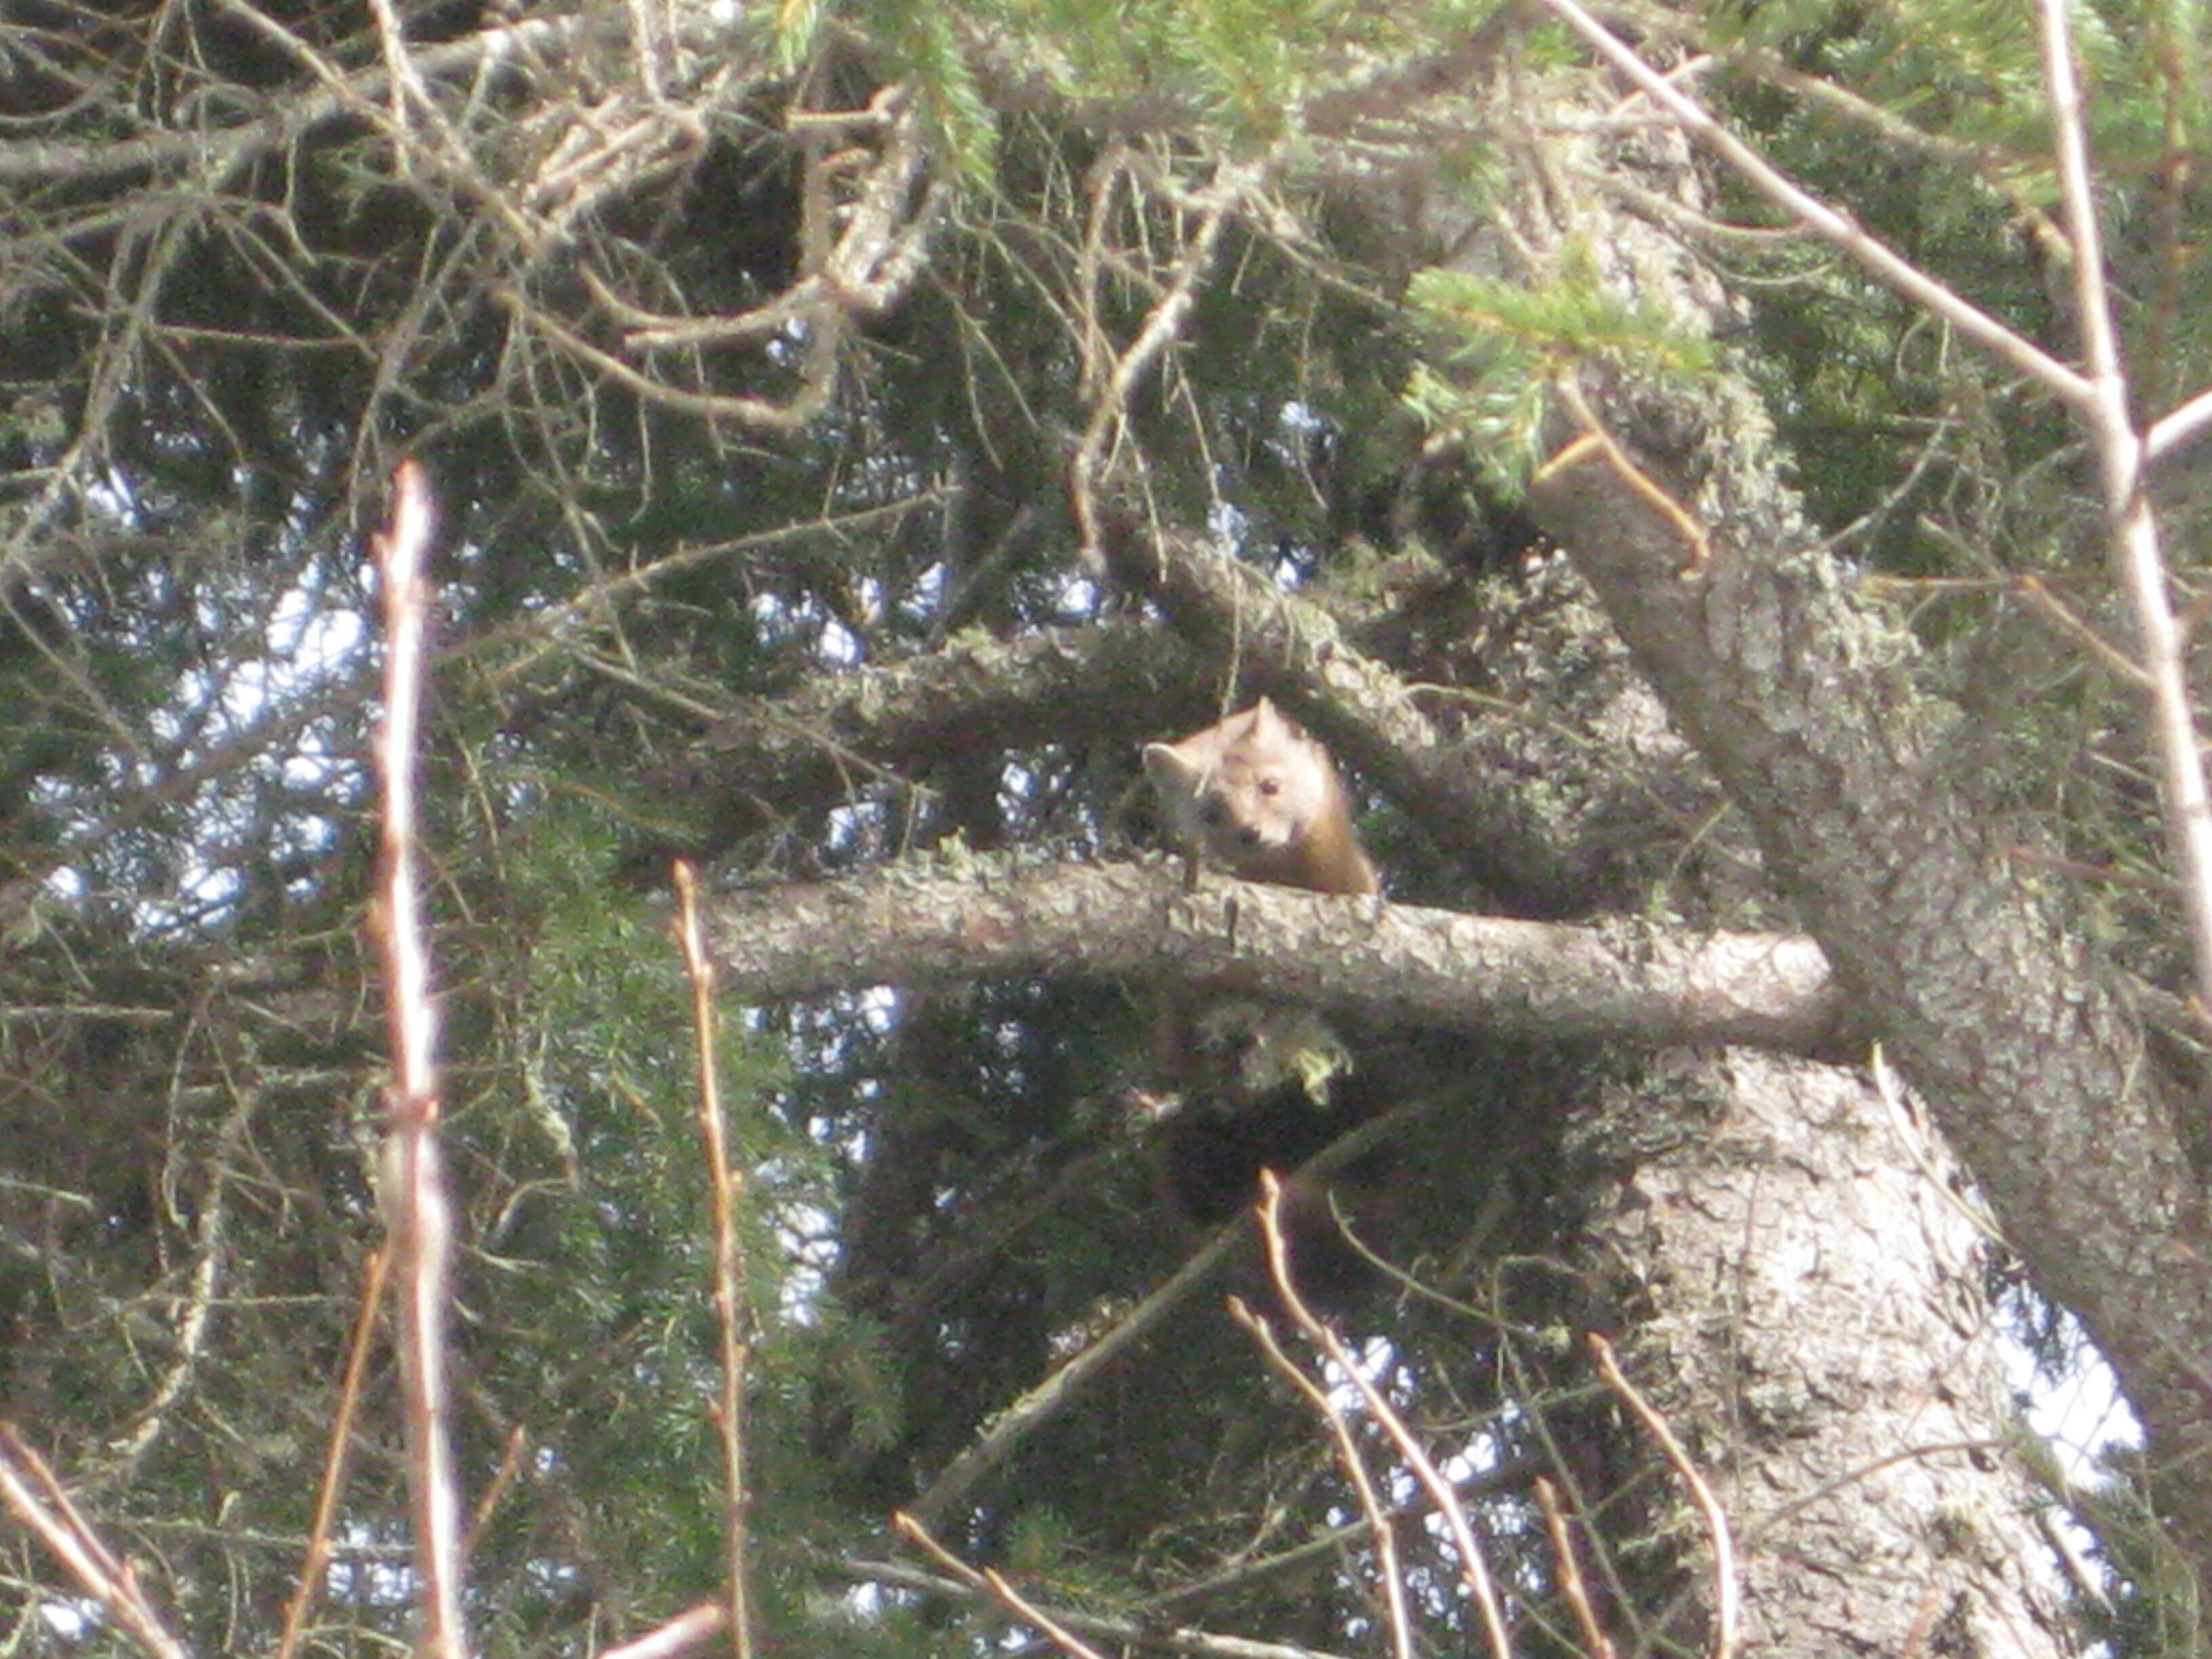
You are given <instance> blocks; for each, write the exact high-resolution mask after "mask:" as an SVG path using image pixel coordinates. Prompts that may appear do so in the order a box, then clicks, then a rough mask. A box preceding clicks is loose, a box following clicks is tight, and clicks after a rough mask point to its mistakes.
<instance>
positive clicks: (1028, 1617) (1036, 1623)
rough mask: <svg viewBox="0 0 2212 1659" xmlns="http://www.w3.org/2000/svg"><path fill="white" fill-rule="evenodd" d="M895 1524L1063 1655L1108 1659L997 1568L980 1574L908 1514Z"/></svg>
mask: <svg viewBox="0 0 2212 1659" xmlns="http://www.w3.org/2000/svg"><path fill="white" fill-rule="evenodd" d="M891 1524H892V1525H893V1526H895V1527H896V1528H898V1529H899V1531H900V1533H901V1534H902V1535H903V1536H905V1537H906V1538H907V1539H908V1540H909V1541H912V1542H914V1543H915V1544H917V1545H919V1546H920V1547H921V1548H922V1549H923V1550H925V1551H927V1553H928V1554H929V1557H930V1559H932V1560H933V1561H935V1562H936V1563H937V1564H938V1565H939V1566H941V1567H943V1568H944V1569H945V1571H947V1572H949V1573H951V1575H952V1576H953V1577H956V1578H957V1579H958V1580H959V1581H960V1582H961V1583H963V1584H965V1585H967V1586H968V1587H969V1589H974V1590H981V1591H982V1592H983V1593H984V1594H986V1595H989V1596H990V1597H991V1598H992V1600H994V1601H997V1602H998V1603H999V1604H1000V1606H1001V1607H1005V1608H1006V1610H1007V1611H1008V1612H1009V1613H1012V1614H1013V1615H1014V1617H1016V1618H1017V1619H1018V1620H1021V1621H1022V1622H1023V1623H1024V1624H1025V1625H1029V1626H1033V1627H1034V1628H1036V1629H1037V1630H1041V1631H1042V1632H1044V1633H1045V1634H1046V1635H1047V1636H1048V1637H1049V1638H1051V1639H1052V1641H1053V1643H1054V1645H1056V1646H1057V1647H1058V1648H1059V1649H1060V1651H1061V1652H1063V1653H1068V1654H1073V1656H1074V1659H1104V1656H1103V1655H1102V1654H1100V1653H1099V1652H1098V1650H1097V1649H1096V1648H1093V1647H1092V1646H1091V1645H1090V1644H1088V1643H1086V1642H1085V1641H1084V1640H1083V1639H1082V1638H1080V1637H1079V1636H1077V1635H1076V1633H1075V1632H1073V1631H1072V1630H1070V1629H1068V1628H1067V1627H1066V1626H1065V1625H1063V1624H1061V1623H1060V1621H1059V1620H1056V1619H1054V1618H1053V1617H1052V1615H1051V1614H1049V1613H1046V1612H1044V1611H1043V1610H1042V1608H1040V1607H1037V1606H1036V1604H1035V1603H1034V1602H1032V1601H1030V1600H1029V1599H1028V1598H1027V1597H1025V1596H1024V1595H1022V1594H1021V1592H1020V1591H1018V1590H1017V1589H1015V1588H1014V1587H1013V1586H1012V1584H1010V1583H1007V1582H1006V1575H1005V1574H1004V1573H1001V1572H999V1571H996V1570H995V1569H993V1568H988V1567H987V1568H984V1569H982V1570H981V1571H977V1570H976V1569H975V1568H974V1567H971V1566H969V1565H968V1564H967V1563H966V1562H965V1561H963V1560H962V1559H960V1558H959V1557H958V1556H957V1555H955V1554H953V1553H952V1552H951V1550H948V1549H946V1548H945V1546H944V1545H942V1544H940V1543H939V1542H938V1541H937V1540H936V1538H935V1537H933V1535H932V1534H931V1533H930V1530H929V1528H927V1527H925V1526H923V1525H922V1523H921V1522H919V1521H917V1520H915V1518H914V1516H910V1515H907V1514H903V1513H902V1514H898V1515H894V1516H892V1517H891Z"/></svg>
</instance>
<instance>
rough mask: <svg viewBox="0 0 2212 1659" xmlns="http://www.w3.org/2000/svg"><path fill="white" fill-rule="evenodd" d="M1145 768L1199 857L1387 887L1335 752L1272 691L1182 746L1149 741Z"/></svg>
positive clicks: (1323, 886)
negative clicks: (1355, 820) (1279, 708)
mask: <svg viewBox="0 0 2212 1659" xmlns="http://www.w3.org/2000/svg"><path fill="white" fill-rule="evenodd" d="M1145 774H1146V776H1147V777H1149V778H1150V779H1151V780H1152V789H1153V792H1154V793H1156V794H1158V796H1159V799H1160V806H1161V810H1162V811H1164V812H1165V814H1166V815H1167V820H1168V828H1169V829H1170V830H1171V831H1172V832H1173V833H1174V835H1175V837H1176V840H1177V841H1178V842H1181V843H1182V848H1183V850H1184V852H1185V853H1186V854H1189V855H1190V856H1191V857H1193V858H1198V857H1200V856H1204V857H1206V858H1210V859H1211V860H1213V861H1214V862H1216V863H1218V864H1219V865H1220V866H1222V867H1223V868H1224V869H1225V870H1227V871H1228V872H1230V873H1231V875H1236V876H1242V877H1243V878H1244V879H1245V880H1247V881H1266V882H1273V883H1274V884H1276V885H1278V886H1280V887H1303V888H1305V889H1306V890H1309V891H1310V892H1316V893H1372V892H1375V891H1376V890H1377V889H1378V888H1379V886H1380V884H1379V883H1378V882H1377V881H1376V878H1375V866H1374V865H1373V864H1372V863H1371V862H1370V860H1369V859H1368V857H1367V851H1366V849H1365V848H1363V847H1362V846H1360V844H1359V832H1358V830H1356V829H1353V828H1352V802H1351V798H1350V797H1349V796H1348V795H1346V793H1345V788H1344V781H1343V780H1342V779H1341V778H1340V777H1338V776H1337V775H1336V766H1335V763H1334V762H1332V761H1331V760H1330V759H1329V757H1328V750H1326V749H1324V748H1322V746H1321V744H1318V743H1316V741H1315V740H1314V739H1313V738H1310V737H1308V736H1307V735H1306V734H1305V733H1304V732H1303V731H1301V730H1300V729H1299V728H1298V726H1297V724H1296V723H1295V722H1293V721H1291V720H1287V719H1285V717H1284V716H1283V715H1281V714H1277V713H1276V712H1275V705H1274V704H1273V703H1272V702H1268V701H1267V698H1265V697H1262V698H1261V699H1260V701H1259V702H1255V703H1254V704H1253V705H1252V706H1251V707H1250V708H1247V709H1245V710H1244V711H1243V713H1241V714H1231V716H1230V717H1229V718H1228V719H1227V720H1223V721H1222V722H1221V723H1220V724H1219V725H1218V726H1207V727H1206V730H1204V731H1203V732H1192V733H1191V735H1190V736H1188V737H1187V738H1184V739H1183V740H1182V742H1181V743H1148V744H1146V745H1145Z"/></svg>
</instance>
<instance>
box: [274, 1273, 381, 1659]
mask: <svg viewBox="0 0 2212 1659" xmlns="http://www.w3.org/2000/svg"><path fill="white" fill-rule="evenodd" d="M391 1260H392V1253H391V1250H390V1249H389V1247H388V1246H386V1245H384V1244H379V1245H378V1246H377V1247H376V1248H375V1249H373V1250H371V1251H370V1252H369V1253H368V1268H367V1270H366V1271H365V1272H364V1273H362V1285H361V1311H360V1312H359V1313H357V1314H356V1315H355V1316H354V1322H353V1343H352V1346H350V1347H349V1349H348V1350H347V1351H346V1364H345V1376H344V1378H343V1381H342V1382H340V1383H339V1384H338V1409H337V1419H336V1420H335V1421H333V1422H332V1423H331V1443H330V1445H329V1446H328V1447H327V1448H326V1449H325V1450H324V1453H323V1486H322V1490H321V1491H320V1492H318V1493H317V1494H316V1495H315V1520H314V1524H313V1527H312V1528H309V1529H308V1533H307V1555H306V1557H305V1558H304V1559H302V1560H301V1563H300V1577H299V1582H298V1583H295V1584H294V1585H293V1587H292V1600H291V1602H290V1604H289V1606H287V1607H285V1609H284V1634H283V1637H282V1638H280V1639H279V1640H278V1642H277V1644H276V1659H292V1656H293V1655H294V1654H295V1653H297V1652H298V1651H299V1649H300V1638H301V1635H302V1634H304V1633H305V1632H306V1631H307V1615H308V1614H309V1613H312V1612H313V1611H314V1607H315V1598H316V1597H317V1596H318V1595H319V1594H320V1593H321V1591H322V1587H323V1578H324V1576H325V1573H327V1572H328V1571H329V1569H330V1565H331V1527H332V1526H333V1525H334V1524H335V1523H336V1522H337V1513H338V1494H339V1493H340V1492H343V1490H344V1488H345V1468H346V1454H347V1453H348V1452H349V1451H350V1450H351V1449H352V1447H353V1419H354V1414H355V1413H356V1412H358V1411H359V1410H360V1409H361V1380H362V1376H364V1375H366V1374H367V1372H368V1349H369V1344H370V1343H371V1342H372V1341H373V1340H374V1339H375V1335H376V1310H377V1309H378V1307H379V1306H380V1305H381V1304H382V1303H383V1301H384V1270H385V1268H386V1266H387V1265H388V1264H389V1263H390V1262H391Z"/></svg>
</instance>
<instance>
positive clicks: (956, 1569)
mask: <svg viewBox="0 0 2212 1659" xmlns="http://www.w3.org/2000/svg"><path fill="white" fill-rule="evenodd" d="M893 1520H894V1522H896V1523H897V1524H898V1525H899V1527H900V1529H901V1530H902V1532H904V1533H905V1534H906V1536H907V1537H908V1539H910V1540H911V1541H914V1542H915V1544H917V1545H919V1546H920V1547H921V1548H922V1549H924V1550H927V1551H929V1552H931V1553H932V1554H933V1557H934V1558H935V1559H937V1560H938V1561H939V1564H940V1565H943V1566H944V1567H945V1571H943V1572H931V1571H927V1570H926V1569H924V1568H921V1567H917V1566H913V1565H908V1563H906V1562H903V1561H865V1560H855V1559H849V1558H841V1559H823V1561H822V1562H821V1563H820V1564H819V1570H820V1571H823V1573H825V1574H828V1575H832V1576H834V1577H836V1578H838V1579H840V1580H842V1582H844V1583H854V1584H880V1585H883V1586H884V1587H886V1588H888V1589H902V1590H911V1591H915V1592H917V1593H919V1594H921V1595H935V1596H945V1597H951V1598H957V1597H961V1596H969V1597H981V1596H985V1595H989V1594H990V1593H991V1592H990V1588H989V1586H988V1585H987V1584H986V1583H984V1582H983V1575H982V1574H981V1573H980V1572H977V1571H975V1569H974V1568H973V1567H970V1566H969V1565H967V1564H966V1563H964V1562H962V1561H960V1560H957V1559H954V1558H953V1557H951V1556H950V1555H948V1554H945V1553H943V1547H942V1546H940V1545H939V1544H937V1542H936V1541H935V1540H934V1539H933V1538H930V1537H929V1535H928V1534H927V1531H926V1530H925V1531H923V1532H921V1533H919V1534H917V1533H915V1532H914V1531H912V1530H910V1529H909V1528H912V1527H913V1526H915V1524H916V1523H915V1522H914V1520H913V1517H912V1516H894V1517H893ZM1053 1617H1054V1620H1056V1621H1057V1622H1058V1623H1060V1624H1061V1625H1063V1626H1066V1628H1067V1629H1069V1630H1070V1631H1073V1632H1076V1633H1078V1634H1079V1635H1083V1636H1086V1637H1088V1638H1090V1639H1091V1641H1092V1642H1093V1643H1094V1644H1098V1645H1102V1646H1115V1647H1120V1648H1122V1649H1124V1650H1158V1651H1164V1652H1167V1653H1182V1654H1189V1655H1193V1656H1194V1659H1334V1656H1333V1655H1331V1654H1328V1653H1326V1652H1324V1651H1322V1650H1319V1649H1316V1648H1310V1647H1305V1646H1301V1645H1294V1644H1290V1643H1285V1642H1260V1641H1255V1640H1254V1639H1253V1638H1250V1637H1249V1636H1221V1635H1217V1634H1215V1633H1214V1632H1212V1631H1204V1630H1198V1629H1194V1628H1193V1627H1192V1626H1187V1625H1178V1626H1169V1625H1165V1624H1163V1623H1162V1622H1160V1621H1159V1620H1156V1619H1150V1618H1147V1617H1146V1616H1144V1613H1143V1611H1142V1609H1141V1608H1140V1609H1139V1611H1138V1613H1137V1614H1136V1616H1134V1617H1132V1616H1130V1615H1128V1614H1122V1615H1119V1616H1108V1615H1106V1614H1103V1613H1091V1612H1087V1611H1085V1610H1084V1609H1082V1608H1079V1607H1060V1608H1055V1609H1054V1612H1053ZM609 1651H610V1652H611V1651H612V1650H609ZM600 1659H608V1656H607V1655H605V1654H602V1655H601V1656H600Z"/></svg>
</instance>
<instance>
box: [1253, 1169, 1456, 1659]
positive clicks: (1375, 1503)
mask: <svg viewBox="0 0 2212 1659" xmlns="http://www.w3.org/2000/svg"><path fill="white" fill-rule="evenodd" d="M1262 1213H1263V1215H1264V1217H1265V1219H1264V1220H1263V1221H1262V1222H1261V1225H1262V1226H1265V1227H1267V1228H1270V1229H1272V1228H1273V1227H1274V1226H1275V1215H1274V1212H1273V1208H1272V1207H1271V1208H1269V1209H1267V1210H1266V1211H1264V1212H1262ZM1267 1260H1268V1262H1269V1264H1270V1265H1271V1266H1272V1265H1273V1264H1274V1262H1275V1261H1276V1260H1277V1253H1276V1252H1275V1251H1274V1250H1273V1249H1272V1248H1271V1249H1269V1250H1268V1252H1267ZM1287 1260H1288V1258H1287V1255H1286V1254H1285V1257H1284V1261H1285V1266H1287ZM1287 1281H1288V1274H1287V1272H1285V1274H1284V1276H1283V1277H1282V1278H1281V1279H1278V1280H1277V1283H1276V1286H1275V1288H1276V1291H1277V1292H1278V1293H1279V1294H1281V1295H1283V1296H1285V1298H1286V1299H1287V1297H1288V1295H1289V1294H1290V1286H1289V1285H1288V1282H1287ZM1229 1316H1230V1317H1231V1319H1234V1320H1235V1321H1236V1322H1237V1323H1238V1324H1240V1325H1242V1326H1243V1328H1245V1329H1246V1330H1248V1331H1249V1332H1250V1333H1251V1334H1252V1340H1254V1341H1255V1342H1257V1343H1258V1344H1259V1345H1260V1352H1261V1353H1263V1354H1265V1355H1267V1363H1268V1364H1270V1365H1273V1367H1274V1368H1275V1370H1276V1372H1277V1374H1278V1375H1279V1376H1281V1377H1283V1379H1284V1380H1285V1381H1286V1382H1287V1383H1290V1385H1291V1387H1292V1388H1294V1389H1297V1391H1298V1393H1299V1395H1301V1396H1302V1397H1303V1398H1304V1401H1305V1402H1306V1404H1307V1405H1309V1406H1310V1407H1313V1410H1314V1413H1315V1415H1316V1416H1317V1417H1319V1418H1320V1419H1321V1420H1322V1422H1324V1423H1326V1424H1328V1432H1329V1437H1330V1438H1331V1439H1333V1440H1334V1441H1335V1442H1336V1461H1337V1462H1340V1463H1341V1464H1342V1465H1343V1466H1344V1472H1345V1473H1346V1474H1348V1475H1350V1476H1351V1477H1352V1489H1353V1490H1354V1491H1356V1492H1358V1494H1359V1507H1360V1509H1361V1510H1362V1511H1364V1513H1365V1515H1366V1516H1367V1529H1368V1531H1369V1532H1370V1533H1371V1534H1374V1538H1375V1576H1376V1578H1377V1579H1379V1580H1380V1581H1381V1582H1382V1585H1383V1599H1384V1606H1385V1608H1386V1610H1387V1611H1388V1613H1389V1620H1390V1651H1391V1652H1392V1653H1394V1654H1395V1655H1396V1656H1397V1659H1413V1621H1412V1620H1410V1619H1408V1618H1407V1614H1406V1585H1405V1582H1404V1575H1403V1574H1402V1573H1401V1572H1400V1571H1398V1533H1397V1529H1396V1528H1394V1527H1393V1526H1392V1525H1391V1524H1390V1516H1389V1511H1388V1510H1386V1509H1385V1508H1384V1507H1383V1498H1382V1494H1381V1493H1379V1492H1376V1490H1375V1478H1374V1476H1372V1475H1370V1474H1368V1472H1367V1462H1366V1460H1365V1459H1364V1458H1363V1457H1361V1456H1360V1455H1359V1442H1358V1440H1356V1439H1355V1438H1353V1437H1352V1425H1351V1424H1350V1423H1348V1422H1346V1420H1345V1416H1344V1411H1343V1408H1342V1407H1340V1405H1339V1404H1338V1403H1337V1400H1336V1397H1335V1396H1334V1395H1332V1394H1330V1393H1329V1391H1328V1389H1324V1388H1322V1387H1321V1386H1320V1385H1319V1384H1318V1383H1316V1382H1315V1381H1314V1380H1313V1379H1312V1378H1311V1377H1310V1376H1307V1375H1306V1374H1305V1373H1304V1371H1302V1370H1299V1369H1298V1368H1297V1365H1296V1364H1293V1363H1292V1361H1291V1357H1290V1355H1288V1354H1286V1353H1285V1352H1283V1345H1282V1344H1281V1343H1279V1342H1278V1341H1276V1340H1275V1333H1274V1332H1273V1329H1271V1328H1269V1326H1268V1324H1267V1321H1266V1320H1264V1319H1262V1318H1261V1316H1259V1315H1257V1314H1255V1313H1254V1312H1253V1311H1252V1310H1251V1309H1249V1308H1248V1307H1246V1306H1245V1305H1244V1302H1243V1298H1242V1297H1230V1298H1229Z"/></svg>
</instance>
